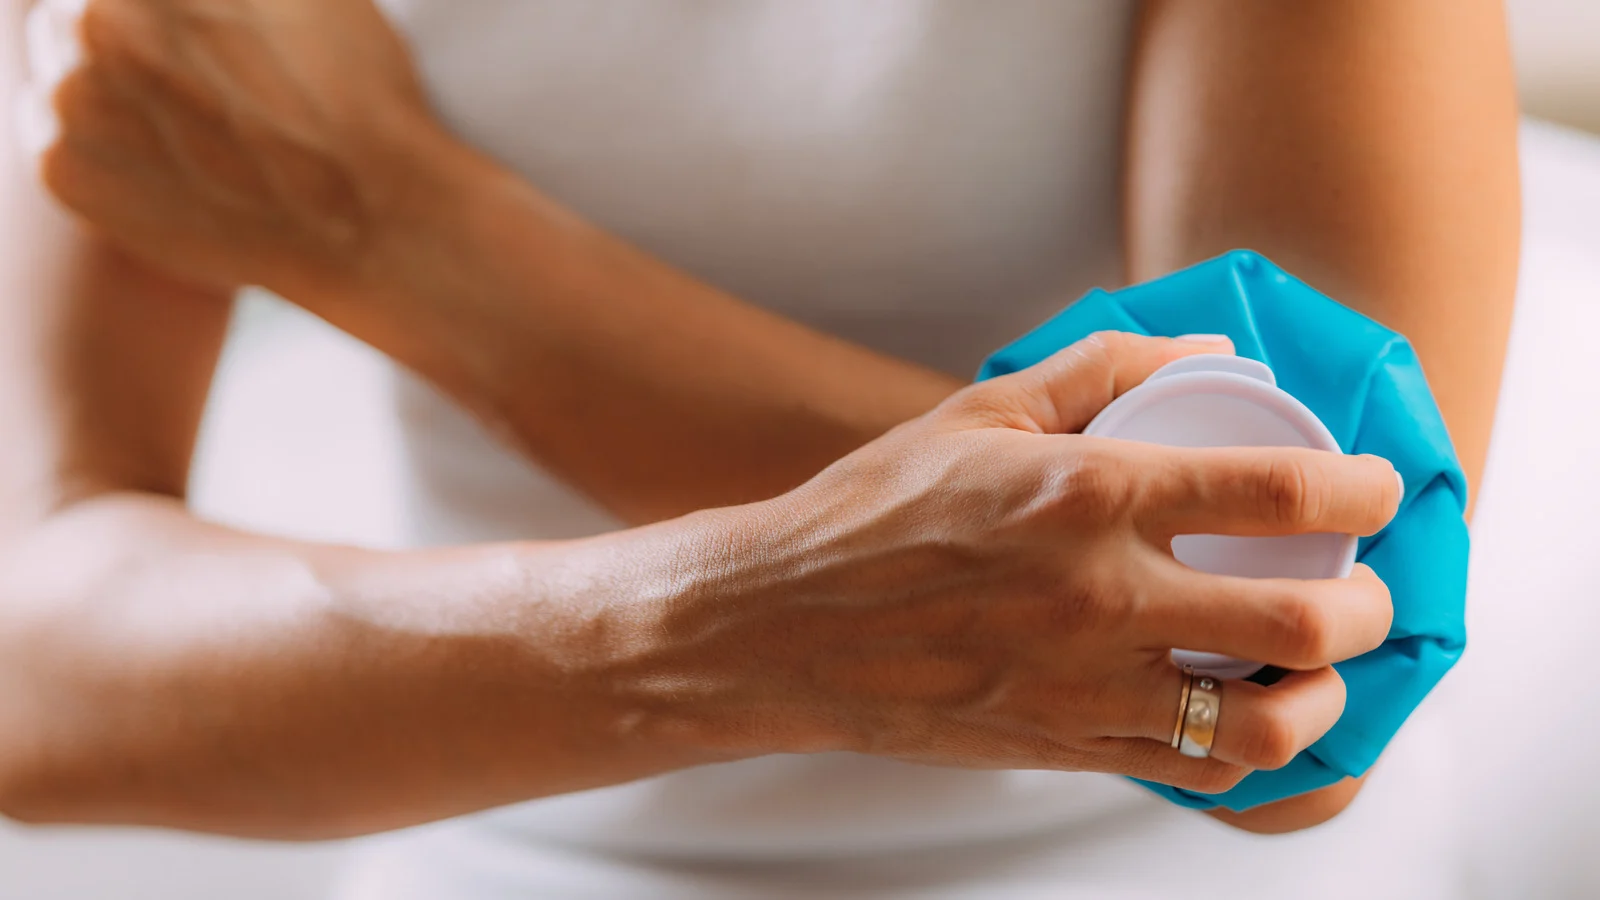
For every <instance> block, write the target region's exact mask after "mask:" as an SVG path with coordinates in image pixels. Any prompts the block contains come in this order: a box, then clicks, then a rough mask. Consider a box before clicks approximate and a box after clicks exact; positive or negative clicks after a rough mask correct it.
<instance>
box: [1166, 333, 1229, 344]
mask: <svg viewBox="0 0 1600 900" xmlns="http://www.w3.org/2000/svg"><path fill="white" fill-rule="evenodd" d="M1174 340H1179V341H1189V342H1190V343H1195V344H1220V343H1223V342H1224V341H1228V336H1227V335H1225V334H1180V335H1178V336H1177V337H1176V338H1175V339H1174ZM1230 343H1231V342H1230Z"/></svg>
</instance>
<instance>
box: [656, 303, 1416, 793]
mask: <svg viewBox="0 0 1600 900" xmlns="http://www.w3.org/2000/svg"><path fill="white" fill-rule="evenodd" d="M1219 349H1222V350H1226V349H1227V347H1226V345H1225V343H1224V344H1223V345H1222V346H1220V347H1219V346H1218V345H1217V344H1214V343H1202V342H1185V341H1171V340H1165V339H1155V338H1141V337H1134V336H1130V335H1121V334H1105V335H1099V336H1096V337H1093V338H1090V339H1088V340H1086V341H1083V342H1080V343H1079V344H1076V345H1074V346H1073V347H1071V348H1069V349H1067V350H1066V351H1063V352H1062V353H1060V354H1058V355H1057V356H1055V357H1054V358H1052V359H1051V360H1049V361H1048V362H1046V363H1044V364H1041V365H1039V366H1036V367H1034V368H1033V369H1030V370H1028V371H1025V372H1022V373H1018V374H1016V375H1012V376H1008V377H1006V378H1001V379H997V380H994V381H991V382H988V383H985V384H981V385H976V386H973V387H970V388H967V389H965V390H964V391H962V392H961V393H959V394H957V395H956V396H955V397H953V398H952V399H951V400H949V401H948V402H946V403H945V404H944V405H943V406H941V407H940V408H939V409H937V410H935V411H934V412H932V413H930V414H929V415H928V416H926V417H924V418H922V419H920V420H917V421H915V422H912V423H909V424H907V425H905V426H903V427H901V428H899V429H897V430H896V431H895V432H893V433H891V434H890V435H888V436H886V437H885V438H883V439H881V440H879V441H876V442H874V443H873V444H871V445H869V446H867V447H865V448H863V449H862V450H860V451H858V452H856V453H854V454H852V455H850V456H848V457H846V458H844V459H843V460H841V461H840V462H838V463H837V464H835V465H834V466H832V467H830V468H829V469H828V470H826V471H824V472H823V473H822V474H820V475H819V476H818V477H817V478H815V479H813V480H812V481H811V482H810V483H808V484H806V485H805V486H803V487H801V488H800V489H798V490H797V491H795V492H793V493H791V494H789V495H786V496H784V497H782V498H779V499H777V500H775V501H772V502H769V503H767V504H763V505H760V506H758V507H754V508H753V509H755V510H757V511H758V515H757V516H756V517H755V518H753V519H751V520H748V521H745V520H739V521H740V522H741V524H740V525H739V526H738V530H737V538H736V539H730V538H728V537H727V536H726V533H722V532H719V537H718V538H717V540H719V541H723V542H724V543H723V545H722V546H721V547H719V548H717V549H716V551H715V552H714V553H712V554H710V555H711V558H712V559H713V560H714V564H713V566H712V568H711V577H710V579H709V580H708V581H707V582H706V583H705V584H704V585H703V586H702V590H701V591H700V596H699V599H698V600H693V601H690V602H681V601H680V602H678V603H676V604H675V605H674V606H672V607H671V608H669V609H668V610H667V613H666V615H665V616H664V618H663V620H662V623H661V625H660V627H659V628H658V629H656V630H655V632H654V633H656V634H659V635H660V636H661V638H662V640H661V642H660V644H659V645H658V646H655V647H652V648H650V650H649V651H648V652H642V653H640V655H639V657H638V660H637V663H636V665H637V670H636V677H634V678H633V679H632V680H631V683H630V689H631V690H632V691H634V692H636V694H637V699H638V702H639V704H640V709H641V710H642V711H643V712H642V713H641V716H640V719H639V721H641V722H650V721H652V717H651V715H650V713H651V712H652V711H653V710H656V709H661V710H665V709H667V708H668V707H670V708H671V710H672V711H671V713H668V714H663V716H662V717H661V718H660V720H659V726H660V727H661V728H663V729H664V730H666V731H669V732H672V733H679V732H684V733H689V734H694V735H696V736H698V737H702V738H706V737H707V736H709V739H710V740H712V741H713V742H715V743H718V744H720V745H721V746H722V747H723V748H724V749H726V750H728V751H730V752H734V753H736V754H737V753H750V752H770V751H789V752H795V751H811V750H823V749H836V750H839V749H842V750H855V751H861V752H866V753H873V754H879V755H884V756H890V757H895V758H899V759H905V760H915V761H920V762H927V763H934V764H940V765H952V766H964V767H1004V768H1027V769H1034V768H1054V769H1074V770H1089V771H1099V772H1114V773H1119V774H1124V775H1132V776H1136V777H1139V778H1146V779H1152V780H1156V781H1160V782H1164V783H1167V784H1174V785H1178V786H1181V787H1185V788H1189V789H1192V790H1197V791H1202V792H1207V793H1214V792H1219V791H1222V790H1225V789H1227V788H1229V787H1231V786H1232V785H1233V784H1235V783H1236V782H1237V781H1238V780H1239V779H1240V778H1242V777H1243V776H1244V775H1245V774H1246V773H1247V772H1249V771H1250V770H1252V769H1271V768H1277V767H1279V766H1282V765H1284V764H1286V763H1287V762H1288V761H1289V760H1290V759H1291V758H1293V757H1294V755H1295V754H1297V753H1299V752H1300V751H1301V750H1302V749H1304V748H1305V747H1306V746H1308V745H1309V744H1311V743H1312V742H1313V741H1315V740H1317V739H1318V738H1319V737H1321V736H1322V734H1323V733H1324V732H1326V731H1327V730H1328V729H1329V728H1330V727H1331V726H1332V725H1333V724H1334V723H1335V722H1336V721H1337V720H1338V718H1339V715H1340V713H1341V712H1342V710H1343V707H1344V698H1345V695H1344V685H1343V683H1342V682H1341V680H1340V678H1339V676H1338V675H1337V674H1336V673H1335V672H1334V670H1333V669H1332V668H1330V664H1331V663H1334V662H1338V661H1340V660H1344V659H1348V658H1350V657H1353V656H1356V655H1359V654H1361V653H1364V652H1366V651H1368V650H1371V649H1373V648H1375V647H1376V646H1378V645H1379V644H1380V643H1381V642H1382V641H1383V639H1384V637H1385V635H1386V633H1387V631H1388V628H1389V623H1390V619H1391V613H1392V610H1391V607H1390V605H1389V597H1388V592H1387V590H1386V589H1385V587H1384V585H1383V583H1382V582H1380V581H1379V580H1378V579H1377V578H1376V577H1375V576H1374V575H1373V574H1372V572H1371V571H1370V570H1368V569H1366V568H1365V567H1358V568H1357V571H1356V573H1355V574H1354V575H1353V576H1352V577H1350V578H1348V579H1340V580H1329V581H1298V580H1286V579H1261V580H1256V579H1246V578H1233V577H1223V576H1217V575H1208V574H1202V573H1199V572H1195V571H1193V570H1190V569H1188V568H1186V567H1184V566H1183V565H1182V564H1180V563H1178V562H1177V561H1176V560H1175V559H1174V558H1173V557H1172V555H1171V549H1170V541H1171V538H1172V537H1173V536H1175V535H1178V534H1193V533H1208V534H1238V535H1276V534H1293V533H1302V532H1348V533H1355V534H1363V535H1365V534H1371V533H1373V532H1375V531H1377V530H1378V529H1380V528H1382V527H1383V526H1384V525H1385V524H1386V523H1387V522H1388V521H1389V519H1390V518H1391V517H1392V516H1393V515H1394V513H1395V510H1396V508H1397V506H1398V503H1399V499H1400V497H1399V487H1398V484H1397V479H1396V478H1395V473H1394V470H1393V469H1392V467H1391V466H1390V465H1389V464H1388V463H1387V462H1385V461H1384V460H1382V459H1378V458H1376V457H1348V456H1340V455H1337V454H1327V453H1319V452H1314V451H1306V450H1297V449H1271V448H1248V449H1247V448H1229V449H1178V448H1167V447H1158V446H1153V445H1145V444H1137V443H1130V442H1121V441H1112V440H1101V439H1093V438H1085V437H1082V436H1078V435H1075V434H1073V432H1076V431H1078V430H1080V429H1081V428H1082V427H1083V426H1084V425H1085V424H1086V423H1087V422H1088V420H1089V419H1090V418H1091V417H1092V416H1093V415H1094V414H1095V413H1096V412H1098V411H1099V410H1100V409H1101V408H1102V407H1103V406H1104V405H1105V404H1106V403H1108V402H1110V401H1111V400H1112V399H1113V398H1114V397H1115V396H1116V395H1117V394H1118V393H1120V392H1121V391H1124V390H1126V389H1127V388H1129V387H1132V386H1133V385H1136V384H1138V383H1140V382H1141V381H1143V380H1144V378H1145V377H1146V376H1148V375H1149V374H1150V373H1151V372H1153V371H1154V370H1155V369H1156V368H1158V367H1159V366H1161V365H1162V364H1164V363H1166V362H1169V361H1171V360H1172V359H1175V358H1177V357H1179V356H1183V355H1186V354H1188V353H1193V352H1206V351H1209V352H1216V351H1218V350H1219ZM728 514H729V515H735V514H739V515H745V514H746V513H745V512H744V511H738V510H736V511H729V513H728ZM1173 647H1185V648H1191V649H1199V650H1207V651H1215V652H1220V653H1226V654H1230V655H1234V656H1238V657H1241V658H1246V659H1255V660H1260V661H1263V662H1267V663H1271V664H1273V665H1277V666H1282V667H1285V668H1288V669H1291V670H1294V671H1293V673H1292V674H1290V675H1289V676H1288V677H1286V678H1284V679H1283V680H1282V681H1281V682H1279V683H1278V684H1276V685H1274V686H1272V687H1262V686H1259V685H1255V684H1251V683H1245V682H1232V683H1229V684H1228V685H1227V688H1226V692H1225V700H1224V703H1223V707H1222V717H1221V720H1220V724H1219V727H1218V731H1217V736H1216V743H1215V747H1214V756H1213V758H1211V759H1209V760H1195V759H1189V758H1186V757H1184V756H1182V755H1180V754H1179V753H1178V752H1177V751H1176V750H1173V749H1172V748H1171V747H1170V746H1168V744H1169V741H1170V739H1171V736H1172V730H1173V726H1174V723H1175V719H1176V714H1177V705H1178V695H1179V679H1180V674H1179V672H1178V670H1177V669H1176V668H1174V667H1173V665H1172V664H1171V662H1170V660H1169V658H1168V651H1169V650H1170V649H1171V648H1173Z"/></svg>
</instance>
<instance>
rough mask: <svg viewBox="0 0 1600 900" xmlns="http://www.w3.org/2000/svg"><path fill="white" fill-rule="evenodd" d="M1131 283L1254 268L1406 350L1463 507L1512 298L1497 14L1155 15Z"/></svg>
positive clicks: (1140, 132) (1512, 206)
mask: <svg viewBox="0 0 1600 900" xmlns="http://www.w3.org/2000/svg"><path fill="white" fill-rule="evenodd" d="M1134 73H1135V75H1134V83H1133V88H1132V90H1133V93H1132V97H1131V107H1130V115H1129V119H1128V121H1129V140H1130V145H1131V156H1130V163H1129V166H1128V176H1127V177H1128V182H1127V213H1128V215H1127V236H1128V253H1129V270H1130V275H1131V277H1133V278H1134V279H1142V278H1147V277H1150V276H1153V275H1157V274H1160V273H1163V272H1166V271H1169V270H1171V269H1173V268H1176V267H1179V266H1182V265H1186V264H1188V263H1192V262H1195V261H1197V260H1200V259H1203V258H1206V257H1208V256H1212V255H1215V254H1217V253H1220V252H1222V251H1225V250H1228V249H1231V248H1235V247H1248V248H1252V249H1256V250H1260V251H1262V252H1264V253H1266V254H1267V255H1268V256H1270V257H1272V258H1273V259H1274V260H1275V261H1277V262H1279V263H1281V264H1282V265H1284V266H1285V267H1286V268H1287V269H1289V271H1291V272H1294V273H1295V274H1297V275H1299V276H1300V277H1302V278H1304V279H1306V280H1307V281H1308V282H1309V283H1311V284H1312V285H1313V286H1315V287H1317V288H1319V289H1321V290H1322V291H1324V292H1325V293H1327V294H1329V295H1330V296H1332V297H1334V298H1336V299H1338V300H1340V301H1341V302H1344V303H1347V304H1349V305H1351V306H1353V307H1355V308H1356V309H1358V310H1360V311H1362V312H1364V313H1366V314H1367V315H1370V316H1372V317H1373V318H1375V319H1377V320H1378V321H1380V322H1382V323H1384V324H1385V325H1388V326H1390V327H1392V328H1394V329H1396V330H1398V331H1400V332H1401V333H1403V334H1405V335H1406V336H1407V337H1409V338H1410V339H1411V341H1412V343H1413V344H1414V345H1415V347H1416V350H1417V353H1418V355H1419V357H1420V358H1421V360H1422V363H1423V366H1424V368H1425V369H1426V371H1427V374H1428V379H1429V382H1430V384H1431V386H1432V388H1433V390H1434V394H1435V396H1436V397H1437V398H1438V401H1439V406H1440V409H1441V410H1442V412H1443V413H1444V418H1445V421H1446V422H1447V423H1448V425H1449V426H1450V432H1451V436H1452V437H1453V439H1454V441H1455V444H1456V450H1457V452H1458V453H1459V454H1460V457H1461V462H1462V464H1463V466H1464V467H1465V469H1466V471H1467V476H1468V479H1469V481H1470V482H1471V483H1472V485H1473V487H1474V488H1476V486H1477V481H1478V478H1479V476H1480V474H1481V473H1482V471H1483V463H1484V458H1485V456H1486V454H1487V449H1488V442H1489V432H1490V426H1491V424H1492V422H1493V419H1494V408H1495V401H1496V398H1497V396H1498V393H1499V387H1500V370H1501V366H1502V363H1503V360H1504V356H1505V350H1506V336H1507V332H1508V329H1509V325H1510V319H1511V305H1512V299H1513V295H1514V291H1515V287H1516V275H1517V260H1518V244H1519V234H1520V196H1519V187H1518V172H1517V134H1516V126H1517V122H1516V116H1517V108H1516V95H1515V84H1514V79H1513V75H1512V70H1511V60H1510V52H1509V47H1508V41H1507V38H1506V34H1505V21H1504V14H1503V11H1502V9H1501V4H1500V3H1498V2H1495V0H1470V2H1455V0H1423V2H1410V3H1392V2H1388V0H1307V2H1297V3H1277V2H1273V0H1229V2H1222V3H1216V2H1195V0H1153V2H1150V3H1149V4H1148V5H1147V8H1146V9H1145V12H1144V17H1143V21H1142V23H1141V26H1140V30H1139V45H1138V49H1137V57H1136V63H1135V68H1134Z"/></svg>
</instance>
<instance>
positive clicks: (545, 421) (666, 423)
mask: <svg viewBox="0 0 1600 900" xmlns="http://www.w3.org/2000/svg"><path fill="white" fill-rule="evenodd" d="M442 143H443V144H444V146H443V147H442V148H439V147H438V146H437V145H436V149H434V150H431V151H428V152H429V153H430V155H431V158H430V159H429V160H428V163H427V165H426V168H427V169H428V170H429V179H422V180H421V181H422V182H424V187H421V188H415V187H414V188H413V192H412V196H411V197H409V198H408V199H407V200H406V201H405V202H404V203H402V204H401V206H400V210H399V211H397V212H396V214H395V215H394V216H393V217H392V219H391V220H390V221H389V222H387V223H385V224H384V225H383V226H382V227H381V230H380V232H379V234H380V238H379V242H378V246H379V250H378V252H377V253H376V254H375V257H374V258H376V259H378V260H380V261H381V262H380V264H379V265H377V266H375V267H372V268H370V269H369V271H368V273H367V277H365V278H364V279H362V280H360V281H358V282H353V283H346V284H341V285H339V286H338V287H337V289H336V290H334V291H332V292H331V293H330V295H328V296H318V295H317V291H316V289H312V290H311V291H309V292H308V293H307V295H305V296H297V297H295V299H296V300H297V301H298V302H301V303H303V304H305V305H307V306H309V307H310V308H311V309H312V310H313V311H315V312H318V313H319V314H322V315H323V316H324V317H326V318H328V319H329V320H330V321H332V322H334V324H336V325H338V326H339V327H341V328H343V329H344V330H346V331H349V332H350V333H352V334H354V335H356V336H357V337H360V338H362V339H364V340H367V341H369V342H371V343H373V344H374V345H375V346H377V347H378V348H379V349H380V350H383V351H385V352H386V353H388V354H390V355H392V356H394V357H395V358H397V359H399V360H400V361H402V362H404V363H406V364H407V365H409V366H411V367H412V368H414V369H416V370H417V371H419V372H420V373H421V374H423V375H424V376H426V377H427V378H429V379H430V380H432V381H434V382H435V383H436V384H437V385H439V386H441V387H443V388H444V389H445V390H446V391H447V392H449V393H450V394H452V395H453V396H454V397H455V399H456V400H458V401H459V402H462V403H463V404H464V405H466V406H467V407H469V408H470V409H472V410H473V411H474V412H475V413H477V414H478V415H479V417H480V418H482V419H484V420H485V421H487V422H488V423H489V424H490V426H491V427H493V428H495V429H497V430H498V431H499V432H500V433H501V435H502V437H504V438H506V439H507V440H508V441H510V442H511V443H513V444H514V445H516V446H517V447H518V448H519V449H521V450H523V451H524V452H526V453H528V454H529V455H530V456H531V457H532V458H533V459H536V460H538V461H539V462H540V463H541V464H542V465H544V466H546V467H547V468H549V469H550V470H552V471H553V472H554V473H556V474H557V475H559V476H560V477H562V478H564V479H566V480H567V481H568V482H569V483H571V484H573V485H574V486H576V487H577V488H579V489H580V490H582V491H583V492H585V493H586V494H588V495H589V496H591V497H592V498H594V499H596V500H597V501H599V502H600V503H601V504H603V505H604V506H606V507H607V508H608V509H610V510H611V511H612V512H613V513H615V514H617V515H618V516H620V517H621V518H623V519H624V520H626V521H631V522H644V521H653V520H657V519H661V518H665V517H669V516H673V515H678V514H681V513H684V512H687V511H690V510H695V509H702V508H707V507H715V506H724V505H729V504H734V503H742V502H748V501H753V500H759V499H764V498H767V497H771V496H775V495H777V494H779V493H782V492H783V491H785V490H787V489H789V488H791V487H794V486H795V485H797V484H799V483H801V482H803V481H805V480H806V479H807V478H809V477H810V476H812V475H814V474H816V472H818V471H819V470H821V469H822V468H823V467H824V466H826V465H827V464H828V463H830V462H832V461H833V460H835V459H837V458H838V457H840V456H842V455H844V454H845V453H847V452H849V451H850V450H852V449H854V448H856V447H858V446H860V445H861V444H863V443H865V442H867V441H868V440H870V439H872V438H873V437H876V436H877V435H879V434H882V433H883V432H884V431H886V430H888V429H889V428H891V427H893V426H894V425H897V424H899V423H900V422H903V421H906V420H907V419H910V418H913V417H915V416H916V415H919V414H921V413H923V412H926V411H927V410H928V409H931V408H932V407H933V406H935V405H936V404H937V403H938V402H939V401H940V400H942V399H943V398H944V397H946V396H948V395H949V394H950V393H952V392H953V391H954V390H955V389H956V388H958V387H959V386H960V385H961V384H962V381H961V380H960V379H957V378H954V377H951V376H948V375H945V374H941V373H937V372H933V371H931V370H928V369H924V368H922V367H920V366H916V365H913V364H911V363H907V362H904V361H901V360H897V359H893V358H890V357H887V356H883V355H881V354H878V353H875V352H872V351H870V350H867V349H866V348H863V347H860V346H858V345H855V344H851V343H849V342H846V341H843V340H840V339H837V338H834V337H831V336H828V335H825V334H822V333H820V332H817V331H814V330H811V329H809V328H807V327H805V326H803V325H800V324H798V323H795V322H792V321H790V320H787V319H785V318H783V317H781V316H778V315H775V314H772V313H769V312H767V311H765V310H762V309H760V308H758V307H755V306H752V305H749V304H746V303H743V302H740V301H739V300H737V299H735V298H733V297H731V296H729V295H727V294H725V293H723V292H722V291H720V290H718V289H716V288H714V287H711V286H709V285H707V284H705V283H703V282H701V281H699V280H697V279H695V278H693V277H691V276H690V275H688V274H685V273H683V272H681V271H679V270H677V269H675V268H673V267H671V266H669V265H667V264H664V263H662V262H660V261H659V260H656V259H654V258H653V257H651V256H649V255H648V254H645V253H643V252H641V251H639V250H637V249H635V248H633V247H631V246H629V245H628V244H626V243H625V242H623V241H622V240H620V239H618V238H615V237H613V236H611V235H609V234H607V233H605V232H603V231H601V230H600V229H598V228H595V227H593V226H591V225H589V224H588V223H586V222H583V221H581V220H579V219H578V218H576V217H574V216H573V215H571V214H570V213H568V212H567V211H565V210H563V209H561V208H559V207H557V206H556V205H555V204H554V203H552V202H551V201H549V200H547V199H546V198H544V197H543V196H542V195H541V194H540V193H539V192H538V191H537V190H536V189H535V188H533V187H532V186H530V185H528V184H526V183H525V182H523V181H522V180H521V179H520V178H518V177H516V176H515V175H513V174H512V173H510V172H508V171H506V170H504V169H502V168H500V167H498V166H496V165H494V164H492V163H490V162H488V161H487V160H484V159H483V158H481V157H480V156H478V155H477V154H475V153H473V152H471V151H470V150H468V149H467V148H465V147H461V146H459V145H455V144H454V143H453V142H449V141H445V142H442ZM430 179H437V182H436V183H434V182H431V180H430ZM428 183H432V184H433V187H432V188H429V187H427V186H426V184H428Z"/></svg>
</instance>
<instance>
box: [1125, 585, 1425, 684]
mask: <svg viewBox="0 0 1600 900" xmlns="http://www.w3.org/2000/svg"><path fill="white" fill-rule="evenodd" d="M1152 572H1153V573H1154V583H1153V586H1152V587H1150V588H1148V589H1147V591H1146V593H1145V595H1144V596H1143V597H1142V598H1141V600H1140V610H1139V616H1138V618H1137V619H1136V620H1135V625H1134V627H1135V631H1136V639H1137V640H1140V641H1141V642H1142V643H1144V645H1145V646H1147V647H1150V648H1151V649H1168V648H1173V647H1177V648H1181V649H1184V650H1201V651H1205V652H1209V653H1222V654H1226V655H1228V656H1233V657H1237V658H1239V659H1249V660H1255V661H1257V662H1262V663H1267V664H1270V665H1274V666H1280V667H1282V668H1285V669H1301V670H1309V669H1320V668H1322V667H1323V666H1327V665H1331V664H1333V663H1336V662H1340V661H1343V660H1346V659H1350V658H1352V657H1356V656H1360V655H1361V654H1363V653H1367V652H1369V651H1371V650H1373V649H1375V648H1376V647H1378V646H1379V645H1380V644H1382V643H1383V641H1384V639H1385V638H1386V637H1387V636H1388V634H1389V626H1390V625H1391V624H1392V623H1393V620H1394V605H1393V603H1392V602H1391V600H1390V597H1389V588H1388V586H1387V585H1385V584H1384V583H1383V580H1382V579H1380V578H1378V576H1377V575H1376V574H1374V573H1373V571H1372V570H1371V569H1370V568H1368V567H1366V566H1364V565H1360V564H1357V565H1356V566H1355V568H1354V570H1353V571H1352V572H1351V574H1350V577H1348V578H1328V579H1318V580H1300V579H1294V578H1239V577H1234V576H1230V575H1210V574H1207V573H1204V572H1196V571H1194V570H1193V569H1190V568H1188V567H1186V566H1184V565H1183V564H1182V563H1179V562H1177V561H1176V560H1173V559H1171V558H1170V557H1160V558H1158V559H1156V560H1154V561H1153V562H1152Z"/></svg>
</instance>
